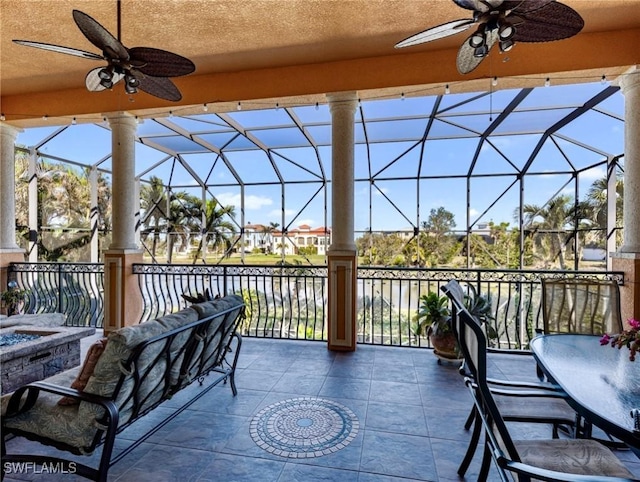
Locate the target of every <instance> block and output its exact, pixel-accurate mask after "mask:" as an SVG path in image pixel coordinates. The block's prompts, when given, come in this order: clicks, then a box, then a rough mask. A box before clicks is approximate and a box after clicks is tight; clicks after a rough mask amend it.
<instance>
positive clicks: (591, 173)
mask: <svg viewBox="0 0 640 482" xmlns="http://www.w3.org/2000/svg"><path fill="white" fill-rule="evenodd" d="M606 175H607V171H606V170H605V169H604V168H603V167H594V168H593V169H589V170H587V171H584V172H581V173H580V180H581V181H582V180H588V179H602V178H603V177H605V176H606Z"/></svg>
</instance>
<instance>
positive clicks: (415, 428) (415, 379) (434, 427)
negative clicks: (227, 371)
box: [5, 338, 640, 482]
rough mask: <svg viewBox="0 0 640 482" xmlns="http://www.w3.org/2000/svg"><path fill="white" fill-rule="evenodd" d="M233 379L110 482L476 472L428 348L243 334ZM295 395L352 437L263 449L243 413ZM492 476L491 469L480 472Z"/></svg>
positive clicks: (459, 398)
mask: <svg viewBox="0 0 640 482" xmlns="http://www.w3.org/2000/svg"><path fill="white" fill-rule="evenodd" d="M88 341H89V340H87V342H88ZM493 360H494V362H493V369H494V370H495V371H496V372H495V374H498V372H501V373H502V375H504V376H507V377H512V378H513V377H517V378H519V379H524V378H530V379H534V377H535V370H534V368H533V365H532V364H531V363H532V361H531V360H530V359H528V357H517V356H516V357H513V356H502V355H501V356H500V357H499V358H494V359H493ZM194 385H196V384H194ZM237 385H238V391H239V393H238V396H237V397H233V396H232V394H231V390H230V388H229V386H228V385H220V386H218V387H216V388H214V389H213V390H211V391H210V392H209V393H208V394H207V395H206V396H205V397H203V398H202V399H200V400H198V401H197V402H196V403H195V404H194V405H192V406H191V408H190V409H189V410H187V411H185V412H184V413H182V414H180V415H179V416H178V417H177V418H176V419H174V420H173V421H172V422H170V423H169V424H168V425H167V426H165V427H164V428H163V429H161V430H160V431H158V432H157V433H155V434H154V435H153V436H152V437H151V438H149V439H148V440H147V441H146V442H145V443H143V444H142V445H141V446H139V447H138V448H136V449H135V450H134V451H133V452H132V453H130V454H129V455H127V457H125V458H124V459H123V460H122V461H120V462H119V463H118V464H116V465H115V466H113V467H112V468H111V470H110V472H109V481H118V482H123V481H132V482H134V481H135V482H142V481H152V482H164V481H167V482H169V481H180V482H187V481H198V482H205V481H224V482H232V481H250V482H269V481H278V482H285V481H286V482H289V481H299V482H315V481H339V482H350V481H354V482H356V481H357V482H400V481H404V482H409V481H417V480H420V481H425V480H426V481H442V482H445V481H460V480H476V479H477V471H478V468H479V459H478V457H476V459H475V460H474V462H473V464H472V466H471V468H470V469H469V471H468V473H467V477H466V479H461V478H459V477H458V475H457V474H456V469H457V467H458V464H459V462H460V460H461V459H462V456H463V454H464V451H465V449H466V447H467V441H468V439H469V434H468V433H467V432H466V431H465V430H464V428H463V425H464V422H465V419H466V417H467V415H468V413H469V408H470V405H471V399H470V396H469V394H468V393H467V389H466V388H465V387H464V384H463V382H462V379H461V377H460V375H459V374H458V372H457V368H456V366H454V365H453V364H450V363H443V364H442V365H438V364H437V363H436V358H435V357H434V355H433V353H432V352H431V351H429V350H423V349H411V348H391V347H373V346H360V347H358V350H357V351H355V352H353V353H334V352H330V351H328V350H327V349H326V345H324V344H322V343H318V342H302V341H291V340H268V339H255V338H245V339H244V343H243V346H242V350H241V354H240V360H239V367H238V372H237ZM189 390H197V386H192V387H189V388H188V389H186V390H185V391H183V392H181V393H180V394H178V395H177V396H176V397H175V399H174V400H170V401H168V402H167V403H166V404H165V405H163V406H162V407H159V408H158V409H157V413H161V412H164V413H167V411H169V410H172V407H176V406H177V404H178V403H179V401H180V399H181V398H182V397H188V396H189ZM298 397H321V398H324V399H329V400H332V401H334V402H336V403H337V404H340V405H342V406H345V407H348V409H349V410H350V411H352V412H353V413H355V414H356V416H357V418H358V423H359V430H358V432H357V435H356V436H355V438H353V440H351V441H350V443H349V444H348V445H346V446H345V447H344V448H342V449H341V450H338V451H336V452H333V453H330V454H328V455H324V456H320V457H313V458H305V459H291V458H284V457H280V456H277V455H272V454H270V453H268V452H267V451H265V450H264V449H262V448H260V447H259V446H258V445H256V443H255V441H254V440H253V439H252V437H251V434H250V425H251V421H252V418H253V416H254V415H256V414H257V413H259V412H260V411H261V410H263V409H265V408H266V407H268V406H270V405H273V404H276V403H277V402H280V401H282V400H286V399H290V398H298ZM153 416H154V414H153V413H152V414H150V415H149V416H147V417H148V418H149V419H151V418H153ZM150 421H151V420H149V422H150ZM146 422H147V420H141V421H140V422H138V425H148V424H147V423H146ZM512 428H513V432H514V436H515V437H520V438H522V437H537V436H543V437H546V436H548V435H549V434H550V428H549V427H546V426H539V425H538V426H531V425H525V424H512ZM141 429H142V427H140V426H136V425H134V426H132V427H130V428H128V429H127V430H126V431H124V432H123V433H122V434H121V435H120V436H119V439H118V441H117V443H116V450H118V449H120V450H121V449H122V447H123V446H126V445H125V444H126V442H127V440H131V439H135V433H136V431H138V432H139V431H141ZM26 443H30V442H26V441H23V440H22V439H14V440H11V441H9V446H10V447H16V448H19V447H20V446H21V445H23V444H26ZM36 445H37V444H36ZM40 450H52V449H47V448H40ZM619 457H620V458H621V459H622V460H624V461H625V463H627V465H628V466H629V467H630V469H631V471H632V472H633V473H634V474H635V475H636V476H638V477H640V459H638V458H636V457H635V456H633V455H632V454H631V453H630V452H626V451H620V452H619ZM92 458H95V455H94V456H92ZM84 459H85V461H86V459H87V458H86V457H84ZM496 478H497V474H495V472H494V471H492V472H491V473H490V479H489V480H496ZM16 480H35V481H47V482H49V481H52V482H53V481H56V482H57V481H64V482H67V481H68V482H72V481H75V480H84V479H80V478H79V477H76V476H72V475H57V476H53V475H45V474H39V475H35V474H29V475H20V476H16V475H10V476H8V477H6V478H5V481H6V482H14V481H16Z"/></svg>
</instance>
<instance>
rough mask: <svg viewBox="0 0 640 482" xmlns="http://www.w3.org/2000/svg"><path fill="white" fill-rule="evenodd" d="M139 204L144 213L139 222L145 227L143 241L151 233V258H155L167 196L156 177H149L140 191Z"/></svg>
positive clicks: (164, 218)
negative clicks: (147, 182) (146, 183)
mask: <svg viewBox="0 0 640 482" xmlns="http://www.w3.org/2000/svg"><path fill="white" fill-rule="evenodd" d="M140 204H141V208H142V209H143V211H144V217H143V218H142V220H141V224H142V226H146V228H145V229H143V230H142V234H143V239H144V238H146V236H147V235H148V234H149V232H151V233H153V244H152V247H151V256H152V257H153V258H155V256H156V250H157V247H158V241H159V239H160V231H161V225H162V224H163V223H164V222H166V220H167V218H168V215H167V212H166V210H167V209H166V206H167V195H166V191H165V186H164V183H163V181H162V179H160V178H159V177H157V176H151V178H150V179H149V184H148V185H145V186H143V187H142V189H141V190H140Z"/></svg>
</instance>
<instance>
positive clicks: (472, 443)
mask: <svg viewBox="0 0 640 482" xmlns="http://www.w3.org/2000/svg"><path fill="white" fill-rule="evenodd" d="M476 410H477V409H476V407H475V405H474V407H473V410H472V411H471V414H469V418H468V419H467V420H472V421H473V420H475V423H474V424H473V432H472V433H471V439H470V440H469V446H468V447H467V452H466V453H465V454H464V458H463V459H462V462H461V463H460V467H458V475H459V476H460V477H464V474H465V473H466V472H467V469H468V468H469V464H471V461H472V460H473V456H474V454H475V453H476V449H477V447H478V441H479V440H480V432H481V430H482V420H480V417H478V416H477V412H476ZM465 428H466V426H465Z"/></svg>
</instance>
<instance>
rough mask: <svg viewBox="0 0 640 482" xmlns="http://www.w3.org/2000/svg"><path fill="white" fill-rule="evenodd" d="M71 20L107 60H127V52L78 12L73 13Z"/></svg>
mask: <svg viewBox="0 0 640 482" xmlns="http://www.w3.org/2000/svg"><path fill="white" fill-rule="evenodd" d="M73 19H74V20H75V22H76V25H78V28H79V29H80V31H81V32H82V33H83V34H84V36H85V37H87V39H88V40H89V42H91V43H92V44H93V45H95V46H96V47H98V48H99V49H100V50H101V51H102V52H104V54H105V56H106V57H108V58H118V59H121V60H127V59H129V52H128V51H127V49H126V48H125V46H124V45H122V43H121V42H120V41H119V40H118V39H116V38H115V37H114V36H113V35H111V34H110V33H109V31H108V30H107V29H106V28H104V27H103V26H102V25H100V24H99V23H98V22H96V21H95V20H94V19H93V18H91V17H90V16H89V15H87V14H86V13H83V12H81V11H80V10H74V11H73Z"/></svg>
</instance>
